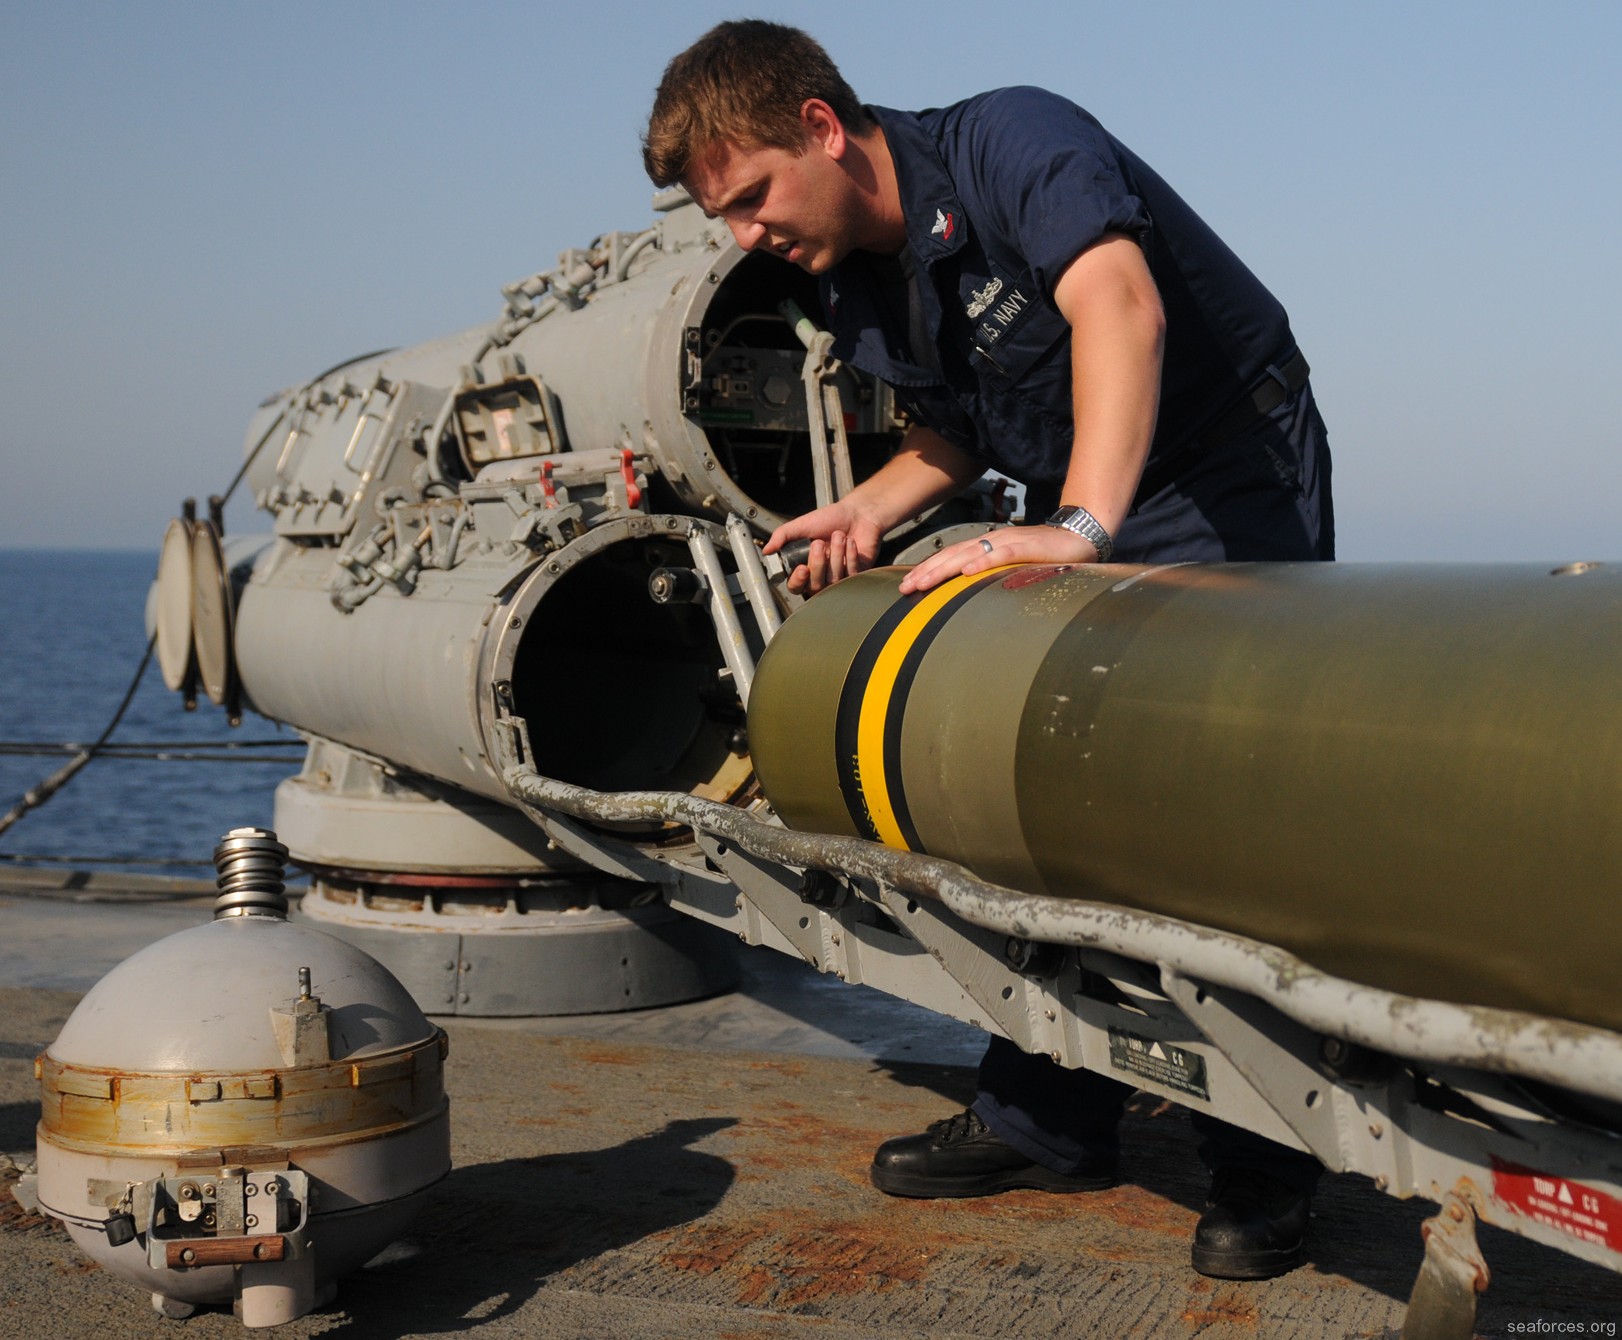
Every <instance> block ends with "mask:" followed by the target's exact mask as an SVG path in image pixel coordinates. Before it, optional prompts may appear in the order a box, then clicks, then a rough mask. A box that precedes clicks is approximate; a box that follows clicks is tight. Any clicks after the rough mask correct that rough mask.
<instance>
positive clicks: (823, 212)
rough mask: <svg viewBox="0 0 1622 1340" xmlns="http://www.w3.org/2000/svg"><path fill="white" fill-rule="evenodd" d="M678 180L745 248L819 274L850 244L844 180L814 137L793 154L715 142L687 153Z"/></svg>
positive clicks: (851, 215)
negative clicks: (688, 160)
mask: <svg viewBox="0 0 1622 1340" xmlns="http://www.w3.org/2000/svg"><path fill="white" fill-rule="evenodd" d="M684 185H686V187H687V192H688V194H689V195H691V196H692V197H693V199H694V200H696V201H697V202H698V205H699V207H700V208H701V209H702V210H703V211H704V213H705V214H706V215H708V216H709V217H710V218H712V219H713V218H720V219H724V220H726V224H727V227H729V228H730V229H732V236H733V237H735V238H736V239H737V241H738V245H739V246H740V247H742V248H743V249H744V250H745V251H767V252H770V253H771V254H773V255H775V256H780V257H782V258H783V259H784V260H786V261H791V262H793V263H794V264H795V265H798V266H799V267H800V268H801V269H802V270H806V271H809V272H810V273H811V274H821V273H823V272H824V271H825V270H828V269H830V268H831V267H833V266H834V265H836V264H838V262H839V261H841V260H843V259H844V258H845V256H846V255H848V254H849V253H850V251H851V250H852V248H853V247H854V246H855V245H856V243H855V241H854V240H853V239H854V237H855V234H856V228H857V224H858V216H857V214H856V212H855V209H856V205H857V202H856V201H855V200H854V198H853V195H852V192H851V189H850V182H849V180H848V178H847V176H846V174H845V171H844V168H843V167H842V166H841V164H840V163H839V162H838V161H837V160H836V159H835V158H834V157H833V156H831V155H830V154H829V153H828V152H827V150H826V148H825V147H824V146H823V144H822V143H821V142H820V141H818V140H817V139H815V138H808V140H807V142H806V145H805V150H804V152H803V153H798V154H796V153H792V152H790V151H789V150H787V149H778V148H771V147H767V148H753V149H745V148H740V147H738V146H737V145H734V144H727V143H721V144H717V145H715V146H714V147H713V148H711V149H709V150H708V151H707V152H705V153H703V154H700V155H699V156H698V157H697V158H695V160H694V162H693V166H692V168H691V170H690V171H689V172H688V174H687V178H686V181H685V182H684Z"/></svg>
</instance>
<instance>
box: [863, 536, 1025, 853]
mask: <svg viewBox="0 0 1622 1340" xmlns="http://www.w3.org/2000/svg"><path fill="white" fill-rule="evenodd" d="M1006 566H1015V565H1012V564H1010V565H1006ZM996 570H997V569H993V568H988V569H987V570H986V572H976V573H972V574H971V573H962V574H960V575H958V576H956V577H953V578H951V579H950V580H949V581H945V582H942V583H941V584H940V585H939V586H937V587H936V588H935V589H934V590H933V591H930V592H929V593H928V594H927V595H925V596H924V597H923V598H922V599H920V600H919V602H918V603H917V605H915V606H914V607H913V608H912V609H911V610H909V611H908V613H907V616H906V618H904V619H902V621H901V622H900V623H898V624H897V625H896V628H895V632H893V633H891V634H890V637H889V640H888V641H887V642H885V644H884V649H883V650H882V651H880V652H879V655H878V659H877V660H876V661H875V662H874V664H873V672H872V674H870V675H869V676H868V677H867V688H866V689H865V690H864V691H863V693H862V708H861V712H860V713H859V714H858V716H857V719H856V769H857V772H856V775H857V776H858V777H859V778H861V787H862V798H863V799H864V800H865V801H866V802H867V812H868V815H869V817H870V818H871V819H872V820H873V828H874V830H875V831H876V832H877V833H878V835H879V841H880V842H882V843H884V845H885V846H886V847H899V848H900V849H901V850H902V851H909V850H911V849H910V848H909V847H908V845H907V840H906V838H904V837H903V836H902V835H901V826H900V824H898V823H897V822H896V817H895V806H893V805H892V804H891V803H890V779H889V778H888V777H887V776H886V775H885V772H884V728H885V725H886V722H887V720H888V718H889V715H890V697H891V694H892V692H893V691H894V689H895V681H896V676H897V675H899V674H900V673H901V664H902V662H903V661H905V660H906V658H907V653H908V652H909V651H911V650H912V644H913V643H914V642H916V641H917V640H918V637H919V635H920V634H921V633H922V632H923V631H924V629H926V628H927V627H929V624H930V621H931V620H933V619H934V617H935V616H936V615H937V614H939V613H940V611H941V607H942V606H944V605H946V604H947V603H948V602H949V601H951V600H952V598H953V597H954V596H957V595H960V594H961V593H962V592H963V591H965V590H966V589H967V588H969V587H970V586H973V585H974V584H975V583H976V582H979V581H984V580H985V578H986V576H987V574H988V573H990V572H994V571H996Z"/></svg>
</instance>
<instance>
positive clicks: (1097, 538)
mask: <svg viewBox="0 0 1622 1340" xmlns="http://www.w3.org/2000/svg"><path fill="white" fill-rule="evenodd" d="M1044 524H1045V525H1049V526H1057V527H1058V528H1059V529H1060V530H1067V531H1069V532H1070V533H1071V534H1072V535H1079V536H1081V538H1082V539H1084V540H1091V541H1092V543H1093V548H1095V549H1097V550H1098V561H1099V562H1100V563H1108V562H1109V556H1110V555H1111V554H1113V553H1114V552H1115V541H1114V540H1112V539H1110V537H1109V532H1108V531H1107V530H1105V529H1104V528H1103V527H1102V526H1101V525H1099V524H1098V518H1097V517H1095V516H1094V515H1093V514H1092V513H1091V512H1089V511H1088V510H1087V509H1086V508H1085V507H1061V508H1060V509H1059V510H1058V511H1057V512H1055V513H1054V514H1053V515H1052V516H1050V517H1049V518H1048V519H1047V521H1046V522H1045V523H1044Z"/></svg>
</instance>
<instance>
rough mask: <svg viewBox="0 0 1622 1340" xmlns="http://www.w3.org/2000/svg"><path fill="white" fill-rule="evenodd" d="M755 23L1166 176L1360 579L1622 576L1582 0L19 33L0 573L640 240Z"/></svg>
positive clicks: (939, 6) (6, 223) (215, 16)
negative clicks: (1293, 368) (1311, 455)
mask: <svg viewBox="0 0 1622 1340" xmlns="http://www.w3.org/2000/svg"><path fill="white" fill-rule="evenodd" d="M740 13H756V14H760V15H763V16H766V17H774V18H783V19H787V20H789V21H791V22H796V23H800V24H802V25H804V26H806V27H808V28H809V29H810V31H812V32H813V33H814V34H815V35H816V36H818V37H819V38H820V39H821V40H822V41H823V43H824V44H825V45H826V46H827V47H828V48H829V49H830V51H831V52H832V53H833V55H834V57H835V59H836V60H838V61H839V62H840V64H841V65H842V66H843V68H844V70H845V72H846V74H847V76H848V77H849V79H850V80H851V82H852V84H853V85H854V86H855V87H856V89H857V91H858V92H859V93H860V94H861V95H862V96H863V97H864V98H866V99H868V100H870V101H874V102H880V103H886V104H889V105H891V106H901V107H922V106H931V105H939V104H941V103H944V102H949V101H952V100H953V99H956V98H958V97H961V96H964V95H967V94H969V93H973V92H977V91H979V90H981V89H984V88H988V87H993V86H996V85H999V84H1006V83H1015V82H1019V83H1035V84H1042V85H1045V86H1047V87H1049V88H1053V89H1055V90H1058V91H1060V92H1062V93H1065V94H1067V95H1069V96H1071V97H1073V98H1074V99H1076V100H1077V101H1078V102H1081V103H1082V104H1083V105H1085V106H1086V107H1088V108H1089V109H1090V110H1091V111H1093V112H1094V113H1095V114H1096V115H1098V116H1099V118H1100V119H1101V120H1103V121H1104V123H1105V124H1106V125H1107V126H1109V127H1110V128H1111V129H1112V130H1113V131H1115V133H1116V134H1118V135H1119V136H1121V137H1122V138H1123V139H1125V140H1126V141H1127V143H1129V144H1131V145H1132V146H1133V148H1134V149H1136V150H1137V151H1138V152H1139V153H1140V154H1142V155H1143V156H1144V157H1145V158H1147V159H1148V160H1149V161H1150V162H1151V163H1152V164H1154V165H1155V166H1156V167H1157V168H1158V169H1159V170H1160V172H1161V173H1162V174H1163V175H1164V176H1166V177H1167V178H1168V179H1170V180H1171V181H1172V183H1173V184H1174V185H1175V186H1177V188H1178V189H1179V190H1180V191H1181V192H1182V193H1183V195H1184V196H1186V197H1187V198H1188V199H1189V201H1190V202H1191V203H1192V204H1193V205H1194V206H1195V207H1196V208H1197V209H1199V210H1200V211H1201V212H1202V213H1203V214H1204V215H1205V216H1206V218H1207V219H1208V220H1209V221H1210V222H1211V223H1212V224H1213V225H1214V226H1215V227H1216V228H1217V230H1218V231H1219V232H1221V233H1222V234H1223V235H1224V236H1225V237H1226V238H1227V239H1228V240H1229V242H1230V243H1232V245H1233V246H1234V247H1235V249H1236V250H1238V251H1239V253H1240V254H1241V255H1242V256H1243V257H1244V258H1245V259H1246V260H1247V261H1248V262H1249V263H1250V265H1251V266H1252V268H1253V269H1255V270H1256V271H1257V272H1258V273H1259V274H1260V275H1261V276H1262V277H1263V279H1264V280H1265V281H1266V282H1267V283H1268V284H1269V285H1270V286H1271V287H1272V288H1273V290H1274V291H1275V292H1276V293H1277V294H1278V295H1279V296H1280V297H1281V298H1282V299H1283V300H1284V302H1285V304H1286V306H1287V307H1288V308H1289V310H1290V313H1291V316H1292V319H1293V322H1294V325H1295V329H1296V333H1297V335H1298V336H1299V338H1300V340H1301V343H1302V346H1303V348H1304V349H1305V350H1306V351H1307V354H1308V356H1309V358H1310V359H1311V361H1312V363H1313V366H1314V382H1315V384H1316V385H1317V387H1318V395H1319V400H1320V403H1321V404H1322V406H1323V408H1324V411H1325V416H1326V418H1327V419H1328V421H1329V427H1330V435H1331V441H1332V443H1333V445H1334V450H1335V458H1336V493H1337V503H1338V510H1339V514H1340V533H1341V553H1342V557H1345V558H1351V559H1388V558H1391V559H1398V558H1419V559H1448V558H1457V559H1472V560H1474V559H1491V558H1508V559H1540V560H1541V559H1568V558H1604V559H1622V542H1619V532H1618V523H1617V519H1616V514H1617V509H1618V506H1619V499H1622V451H1619V446H1622V441H1619V438H1622V431H1619V421H1622V377H1619V376H1618V375H1617V373H1616V371H1615V369H1614V364H1615V362H1616V359H1617V349H1618V343H1619V341H1618V336H1617V321H1618V313H1617V309H1618V306H1619V304H1622V282H1619V281H1622V260H1619V257H1622V242H1619V237H1618V228H1619V221H1622V107H1619V100H1622V5H1618V4H1615V3H1602V2H1599V0H1596V3H1592V4H1577V3H1558V2H1552V3H1551V2H1545V3H1542V4H1539V5H1535V6H1534V5H1530V4H1507V3H1441V4H1421V5H1415V4H1389V3H1383V2H1381V0H1362V2H1361V3H1358V4H1355V5H1354V4H1350V3H1347V4H1334V5H1330V4H1302V3H1300V0H1292V2H1291V3H1249V2H1246V0H1227V2H1226V3H1220V4H1213V3H1209V2H1208V0H1201V2H1197V3H1177V2H1176V0H1172V2H1170V3H1165V2H1163V3H1159V4H1154V5H1148V4H1120V3H1111V4H1108V5H1104V4H1095V3H1091V2H1090V0H1067V2H1066V3H1024V2H1022V0H1003V2H1002V3H997V4H973V5H970V4H952V3H946V2H945V0H941V2H940V3H932V4H922V3H912V2H911V0H905V2H903V3H886V4H883V5H878V4H871V3H866V4H852V3H848V2H847V0H829V2H828V3H825V4H823V5H820V6H809V7H808V6H804V5H798V6H793V7H789V6H785V5H781V4H759V5H755V6H753V7H740V6H737V5H733V4H727V5H724V6H722V5H717V4H713V3H710V2H709V0H696V2H695V3H689V4H685V5H672V4H658V5H647V6H640V5H621V6H614V5H563V4H558V3H549V2H546V0H543V2H541V3H536V2H535V0H530V2H529V3H523V4H519V3H493V2H492V3H480V0H460V2H459V3H457V4H455V5H449V4H444V5H430V4H413V3H396V4H385V3H371V2H367V0H350V2H348V3H332V0H327V2H326V3H308V2H306V0H291V2H290V0H279V2H278V3H276V4H273V5H253V6H250V5H248V4H245V3H243V4H237V3H226V2H225V0H212V2H211V3H189V2H187V3H179V2H176V3H163V2H162V0H148V2H147V3H117V4H115V3H83V2H81V0H60V2H59V3H53V4H49V5H46V4H39V3H23V2H22V0H0V405H3V407H4V412H3V416H0V459H3V461H4V463H5V466H6V483H7V487H6V490H5V492H4V494H3V495H0V545H4V546H39V545H71V546H97V547H100V546H105V547H146V546H152V547H155V546H156V544H157V541H158V539H159V537H160V535H161V533H162V531H163V527H164V525H165V523H166V520H167V518H168V517H169V516H170V515H172V514H173V513H174V511H175V509H176V506H177V504H178V500H179V499H180V498H181V497H182V496H183V495H185V494H199V495H206V494H207V493H209V492H211V491H218V490H219V489H220V488H222V487H223V486H224V484H225V482H226V481H227V480H228V479H229V478H230V476H231V474H232V473H233V471H234V470H235V468H236V465H237V463H238V461H239V459H240V452H241V446H242V437H243V432H244V428H245V426H246V423H247V419H248V416H249V414H250V412H251V411H252V409H253V407H254V405H255V404H256V403H257V402H258V401H259V400H260V399H261V398H262V397H263V396H264V395H266V394H267V393H269V392H271V391H274V390H277V389H279V388H281V387H283V386H285V385H288V384H290V383H293V382H296V381H299V380H302V379H303V378H305V377H307V376H309V375H311V374H312V373H315V372H318V371H320V370H321V369H322V368H324V367H327V366H328V365H330V364H332V363H334V362H337V361H339V360H340V359H342V358H345V357H347V356H350V355H354V354H358V353H362V352H366V351H368V350H372V349H376V348H379V347H383V346H391V345H402V344H410V343H415V342H417V341H420V340H423V339H426V338H429V337H431V336H434V335H436V334H441V333H444V332H447V331H450V330H454V329H458V328H461V327H464V326H467V325H471V324H474V323H477V322H481V321H484V320H487V319H490V318H491V317H493V316H494V315H495V314H496V312H497V310H498V307H499V294H498V290H499V288H500V286H501V285H502V284H503V283H505V282H507V281H510V280H512V279H515V278H519V277H521V276H523V275H527V274H530V273H532V272H534V271H535V270H538V269H543V268H548V267H550V265H551V264H552V263H553V260H554V257H555V255H556V253H557V252H558V251H559V250H560V249H562V248H564V247H567V246H574V245H582V244H584V243H585V242H587V241H589V240H590V239H591V238H592V237H594V236H596V235H597V234H599V233H603V232H608V231H611V230H616V229H632V228H638V227H641V226H644V225H645V223H646V222H647V221H648V220H649V219H650V217H651V215H650V210H649V203H648V202H649V198H650V188H649V186H648V184H647V182H646V180H645V179H644V178H643V176H642V173H641V167H640V162H639V157H638V149H637V137H638V133H639V131H640V128H641V125H642V122H643V120H644V118H645V116H646V113H647V107H648V103H649V100H650V98H651V94H652V89H653V86H654V84H655V82H656V81H657V79H658V75H659V72H660V70H661V69H662V67H663V64H664V62H665V61H666V60H667V59H668V58H669V57H670V56H671V55H672V54H673V53H674V52H675V51H677V50H678V49H679V48H681V47H682V46H684V45H686V43H687V42H689V41H690V40H692V38H694V37H696V36H697V35H698V34H699V33H700V32H701V31H703V30H704V29H705V28H706V27H708V26H709V24H710V23H712V22H714V21H715V20H717V19H720V18H726V17H735V16H737V15H739V14H740ZM232 524H233V526H234V527H235V528H236V529H248V528H258V523H257V520H256V519H255V518H254V516H253V514H252V513H251V511H240V510H236V511H233V514H232Z"/></svg>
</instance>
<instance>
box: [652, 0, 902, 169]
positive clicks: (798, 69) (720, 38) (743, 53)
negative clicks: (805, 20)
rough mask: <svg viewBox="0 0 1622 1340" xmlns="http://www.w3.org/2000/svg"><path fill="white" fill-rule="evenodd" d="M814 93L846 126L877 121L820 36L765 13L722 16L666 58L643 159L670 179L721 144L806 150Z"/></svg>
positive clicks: (856, 127) (864, 125)
mask: <svg viewBox="0 0 1622 1340" xmlns="http://www.w3.org/2000/svg"><path fill="white" fill-rule="evenodd" d="M810 98H820V99H821V100H822V101H823V102H825V103H827V104H828V105H829V106H830V107H832V108H833V110H834V115H836V116H837V117H838V118H839V119H840V121H841V122H843V123H844V125H845V128H846V129H847V130H852V131H856V132H861V131H864V130H866V129H867V127H868V126H869V124H870V121H869V118H868V115H867V113H866V112H865V111H864V110H863V108H862V104H861V101H860V100H859V99H858V98H857V96H856V94H855V93H854V92H852V91H851V87H850V85H849V84H847V83H846V82H845V79H844V76H843V75H841V74H840V73H839V69H838V67H837V66H836V65H835V64H834V63H833V61H831V60H830V59H829V58H828V53H827V52H826V51H824V50H823V49H822V47H821V45H820V44H819V43H818V42H817V41H816V39H814V38H812V37H810V36H808V35H807V34H805V33H803V32H801V31H800V30H799V29H798V28H790V27H789V26H787V25H786V24H782V23H768V22H767V21H766V20H764V19H733V20H730V21H729V22H726V23H718V24H716V26H715V27H713V28H711V29H710V30H709V32H707V33H705V34H704V36H703V37H701V38H699V39H698V41H696V42H694V43H693V45H692V46H690V47H688V48H687V50H686V51H684V52H682V53H681V54H680V55H679V56H677V57H676V58H675V59H674V60H672V61H671V62H670V64H669V65H667V66H665V73H664V78H662V79H661V80H660V81H659V91H658V92H657V93H656V94H655V95H654V98H653V112H652V113H651V114H650V115H649V117H648V129H647V133H646V134H644V135H643V137H642V165H643V166H644V167H645V168H646V169H647V171H648V176H649V177H651V178H653V182H654V185H656V186H670V185H673V184H674V183H676V182H678V181H680V180H681V179H682V178H683V177H685V176H686V175H687V172H688V169H689V168H690V167H691V166H692V163H693V160H694V159H695V158H696V157H698V156H699V155H700V154H702V153H704V152H705V151H707V150H708V149H710V148H711V147H712V146H714V145H716V144H721V143H729V144H736V145H738V146H740V147H743V148H749V149H757V148H776V149H789V150H792V151H794V152H799V150H800V149H801V148H802V147H803V145H804V144H805V127H804V126H803V125H802V124H801V121H800V108H801V107H803V106H804V105H805V103H806V101H807V99H810Z"/></svg>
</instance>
